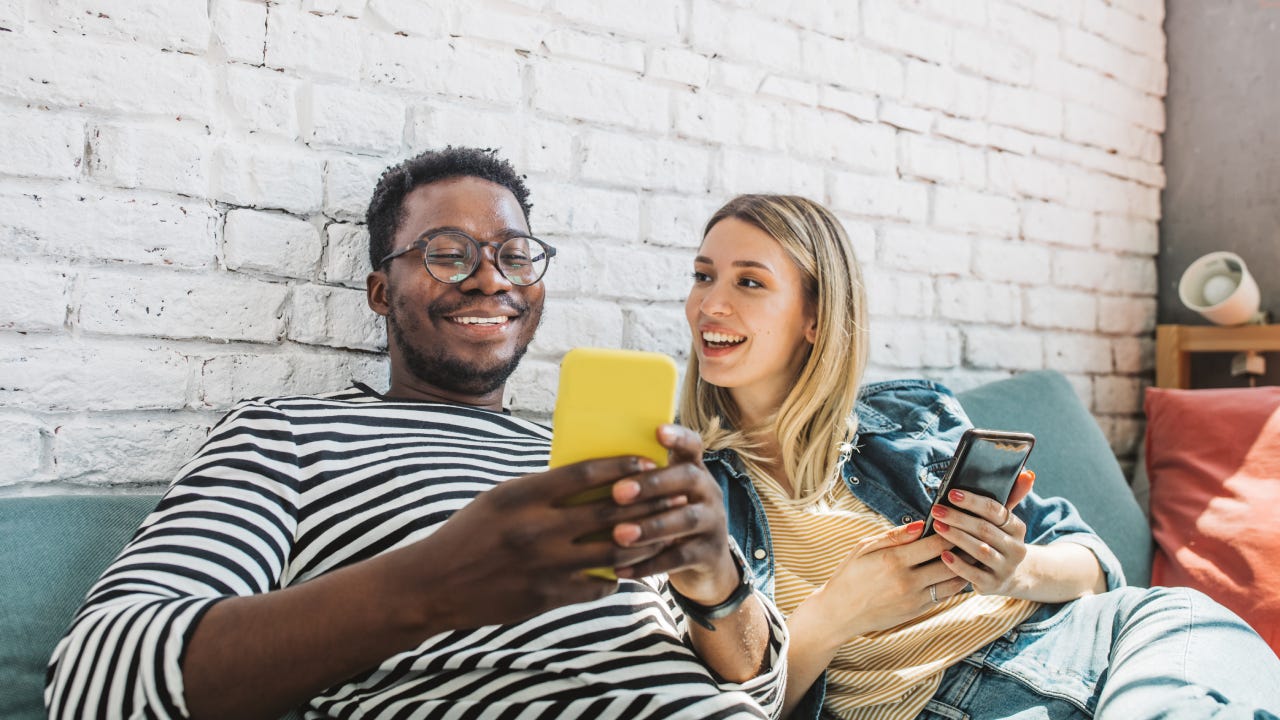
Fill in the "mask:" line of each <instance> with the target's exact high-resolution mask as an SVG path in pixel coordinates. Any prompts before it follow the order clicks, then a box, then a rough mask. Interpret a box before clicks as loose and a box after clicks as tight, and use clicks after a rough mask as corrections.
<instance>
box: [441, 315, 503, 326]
mask: <svg viewBox="0 0 1280 720" xmlns="http://www.w3.org/2000/svg"><path fill="white" fill-rule="evenodd" d="M449 319H450V320H452V321H454V322H456V323H460V324H462V325H501V324H502V323H504V322H506V321H507V318H506V317H505V316H502V315H499V316H498V317H456V318H449Z"/></svg>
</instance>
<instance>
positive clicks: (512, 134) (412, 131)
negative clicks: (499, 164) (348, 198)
mask: <svg viewBox="0 0 1280 720" xmlns="http://www.w3.org/2000/svg"><path fill="white" fill-rule="evenodd" d="M412 116H413V119H412V120H411V121H410V124H409V147H411V148H413V149H414V150H415V151H417V150H420V149H425V148H443V147H446V146H448V145H457V146H464V147H496V148H498V151H499V154H501V155H502V156H503V157H504V158H507V159H509V160H510V161H511V162H512V163H513V164H516V166H517V167H520V165H519V163H520V161H521V160H522V158H523V157H524V154H525V153H524V147H523V144H524V141H523V138H524V136H525V135H526V133H525V132H524V129H525V127H526V126H527V124H528V122H529V118H528V117H525V116H521V115H517V114H514V113H511V112H510V111H506V110H502V111H498V112H483V111H467V110H464V109H463V108H461V107H435V106H425V105H424V106H420V107H417V108H414V110H413V113H412ZM375 179H376V177H375ZM369 189H370V190H372V189H373V185H370V186H369ZM366 199H367V198H366Z"/></svg>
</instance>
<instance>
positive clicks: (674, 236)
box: [641, 194, 721, 249]
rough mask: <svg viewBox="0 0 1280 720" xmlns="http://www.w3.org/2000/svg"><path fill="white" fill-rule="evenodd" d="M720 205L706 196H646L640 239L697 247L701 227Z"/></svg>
mask: <svg viewBox="0 0 1280 720" xmlns="http://www.w3.org/2000/svg"><path fill="white" fill-rule="evenodd" d="M720 205H721V202H720V200H719V199H716V198H711V197H708V196H706V195H687V194H681V195H648V196H646V197H645V198H644V201H643V213H644V218H645V221H644V224H643V227H644V232H643V234H642V238H641V239H643V240H644V242H646V243H648V244H650V245H658V246H662V247H682V248H689V249H693V248H696V247H698V246H699V245H701V244H702V228H703V226H704V225H705V224H706V222H707V220H708V219H710V218H711V215H712V214H713V213H715V211H716V210H717V209H719V207H720Z"/></svg>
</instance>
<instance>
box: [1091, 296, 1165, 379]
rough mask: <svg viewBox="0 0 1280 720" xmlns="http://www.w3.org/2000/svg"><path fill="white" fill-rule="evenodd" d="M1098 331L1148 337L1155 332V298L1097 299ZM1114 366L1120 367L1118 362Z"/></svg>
mask: <svg viewBox="0 0 1280 720" xmlns="http://www.w3.org/2000/svg"><path fill="white" fill-rule="evenodd" d="M1098 329H1099V330H1101V331H1102V332H1104V333H1113V334H1116V335H1149V334H1151V333H1153V332H1155V329H1156V301H1155V298H1132V297H1102V298H1099V299H1098ZM1116 365H1117V367H1119V365H1120V363H1119V361H1118V360H1117V362H1116ZM1133 372H1137V371H1136V370H1134V371H1133Z"/></svg>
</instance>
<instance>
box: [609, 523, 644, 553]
mask: <svg viewBox="0 0 1280 720" xmlns="http://www.w3.org/2000/svg"><path fill="white" fill-rule="evenodd" d="M639 539H640V526H639V525H636V524H635V523H622V524H621V525H615V526H614V527H613V541H614V542H616V543H618V544H619V545H622V546H623V547H625V546H627V545H630V544H631V543H633V542H635V541H637V540H639Z"/></svg>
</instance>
